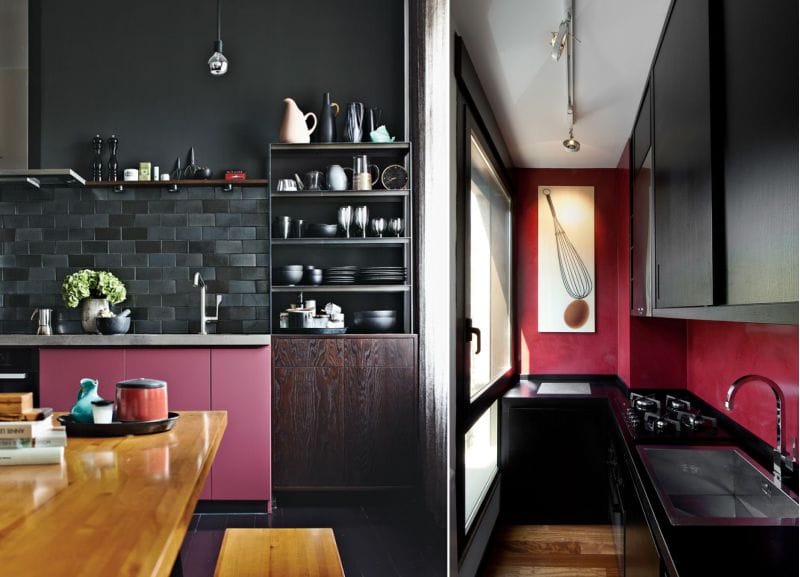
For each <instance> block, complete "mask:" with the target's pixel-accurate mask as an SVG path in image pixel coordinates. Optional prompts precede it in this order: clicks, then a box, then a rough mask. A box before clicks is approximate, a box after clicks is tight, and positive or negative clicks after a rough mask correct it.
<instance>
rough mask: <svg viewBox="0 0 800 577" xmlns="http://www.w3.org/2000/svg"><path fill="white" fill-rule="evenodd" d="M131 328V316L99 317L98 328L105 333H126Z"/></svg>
mask: <svg viewBox="0 0 800 577" xmlns="http://www.w3.org/2000/svg"><path fill="white" fill-rule="evenodd" d="M130 328H131V317H129V316H127V317H108V318H103V317H97V330H98V331H100V332H101V333H102V334H104V335H124V334H125V333H127V332H128V330H129V329H130Z"/></svg>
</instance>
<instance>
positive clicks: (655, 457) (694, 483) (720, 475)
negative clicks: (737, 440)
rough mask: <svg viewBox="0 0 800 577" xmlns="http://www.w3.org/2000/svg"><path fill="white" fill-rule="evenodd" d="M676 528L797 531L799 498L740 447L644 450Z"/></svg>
mask: <svg viewBox="0 0 800 577" xmlns="http://www.w3.org/2000/svg"><path fill="white" fill-rule="evenodd" d="M638 451H639V455H640V456H641V457H642V461H643V462H644V466H645V468H646V469H647V473H648V474H649V475H650V479H651V480H652V481H653V484H654V485H655V488H656V491H657V492H658V496H659V499H660V500H661V504H662V505H663V506H664V509H666V511H667V516H668V517H669V520H670V522H671V523H672V524H673V525H797V524H798V504H797V500H796V495H793V494H787V493H786V492H784V491H783V490H782V489H781V488H779V487H777V486H776V485H775V484H774V483H773V481H772V477H771V476H770V475H769V474H768V473H767V472H766V471H765V470H764V469H763V468H762V467H761V466H759V465H758V464H757V463H755V462H754V461H753V460H752V459H751V458H750V457H748V456H747V455H746V454H744V453H743V452H742V451H740V450H739V449H737V448H736V447H696V446H682V447H675V446H640V447H638Z"/></svg>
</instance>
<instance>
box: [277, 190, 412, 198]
mask: <svg viewBox="0 0 800 577" xmlns="http://www.w3.org/2000/svg"><path fill="white" fill-rule="evenodd" d="M408 195H409V191H408V190H407V189H403V190H386V189H376V190H288V191H287V190H279V191H274V192H273V193H272V198H380V197H384V198H385V197H393V198H405V197H407V196H408Z"/></svg>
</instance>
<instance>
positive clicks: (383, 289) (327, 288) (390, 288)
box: [272, 284, 411, 293]
mask: <svg viewBox="0 0 800 577" xmlns="http://www.w3.org/2000/svg"><path fill="white" fill-rule="evenodd" d="M410 290H411V286H410V285H403V284H372V285H367V284H358V285H356V284H322V285H294V286H289V285H272V292H274V293H296V292H301V291H302V292H309V293H405V292H408V291H410Z"/></svg>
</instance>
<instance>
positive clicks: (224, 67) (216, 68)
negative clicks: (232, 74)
mask: <svg viewBox="0 0 800 577" xmlns="http://www.w3.org/2000/svg"><path fill="white" fill-rule="evenodd" d="M208 69H209V71H210V72H211V74H212V75H213V76H222V75H223V74H225V73H226V72H227V71H228V59H227V58H225V55H224V54H223V53H222V0H217V39H216V40H215V41H214V54H212V55H211V58H209V59H208Z"/></svg>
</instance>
